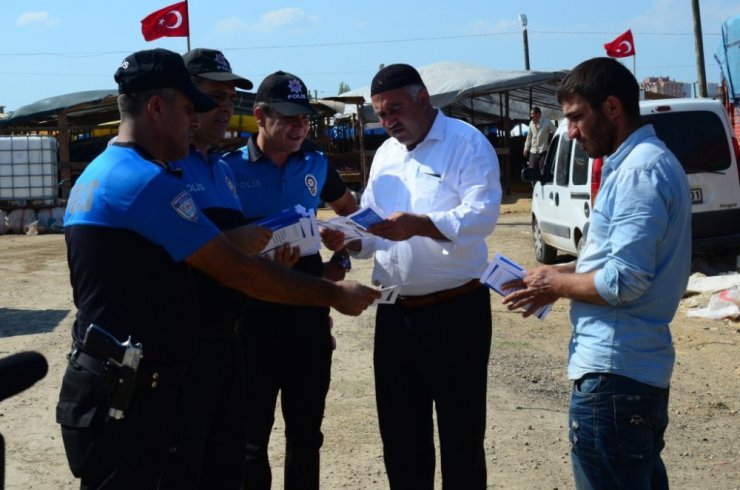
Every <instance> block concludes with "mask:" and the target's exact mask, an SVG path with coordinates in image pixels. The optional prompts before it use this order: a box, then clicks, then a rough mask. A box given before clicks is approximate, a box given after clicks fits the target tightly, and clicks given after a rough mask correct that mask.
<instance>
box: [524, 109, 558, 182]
mask: <svg viewBox="0 0 740 490" xmlns="http://www.w3.org/2000/svg"><path fill="white" fill-rule="evenodd" d="M529 115H530V117H531V118H532V121H531V122H530V123H529V131H527V139H526V140H524V152H523V153H522V154H523V155H524V157H525V158H527V157H528V162H529V168H537V169H539V170H540V175H543V174H544V172H545V156H546V155H547V146H548V145H549V144H550V140H551V139H552V136H553V135H554V134H555V125H554V124H553V123H552V121H550V120H549V119H546V118H543V117H542V110H541V109H540V108H539V107H537V106H534V107H532V111H531V112H530V113H529Z"/></svg>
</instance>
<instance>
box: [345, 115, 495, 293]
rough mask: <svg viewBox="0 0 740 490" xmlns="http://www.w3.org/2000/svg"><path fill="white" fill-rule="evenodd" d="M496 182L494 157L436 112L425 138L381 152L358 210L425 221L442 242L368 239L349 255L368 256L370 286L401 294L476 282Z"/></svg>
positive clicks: (467, 129)
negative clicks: (409, 215)
mask: <svg viewBox="0 0 740 490" xmlns="http://www.w3.org/2000/svg"><path fill="white" fill-rule="evenodd" d="M499 176H500V172H499V164H498V158H497V156H496V153H495V151H494V149H493V147H492V146H491V144H490V143H489V142H488V140H487V139H486V138H485V137H484V136H483V134H482V133H481V132H480V131H478V130H477V129H476V128H474V127H473V126H471V125H469V124H467V123H465V122H463V121H460V120H457V119H453V118H449V117H447V116H445V115H444V114H443V113H442V111H440V110H437V115H436V117H435V119H434V123H433V125H432V127H431V129H430V131H429V133H428V134H427V136H426V138H425V139H424V140H423V141H422V142H421V143H419V144H418V145H417V146H416V147H415V148H414V149H413V150H411V151H408V149H407V148H406V146H405V145H403V144H401V143H399V142H398V140H396V139H395V138H389V139H388V140H386V141H385V142H384V143H383V145H381V147H380V148H379V149H378V151H377V152H376V154H375V158H374V159H373V163H372V167H371V169H370V176H369V180H368V184H367V188H366V189H365V192H364V193H363V194H362V202H361V204H362V206H363V207H367V206H370V207H373V208H374V209H375V210H377V211H378V212H379V213H380V215H381V216H382V217H384V218H387V217H388V216H390V215H391V214H392V213H394V212H396V211H401V212H408V213H414V214H423V215H427V216H428V217H429V218H430V219H431V220H432V222H433V223H434V225H435V226H436V227H437V229H438V230H439V231H440V232H441V233H442V234H443V235H444V236H446V237H447V238H448V239H449V241H441V240H434V239H432V238H427V237H421V236H414V237H411V238H410V239H408V240H404V241H391V240H386V239H383V238H379V237H369V238H365V239H363V240H362V249H361V250H360V252H357V253H355V254H353V255H354V256H355V257H358V258H370V257H371V256H372V254H373V253H375V267H374V269H373V282H374V283H375V284H381V285H384V286H393V285H399V284H400V285H402V286H401V288H400V294H401V295H408V296H418V295H424V294H429V293H432V292H435V291H441V290H445V289H451V288H454V287H457V286H460V285H462V284H464V283H466V282H468V281H470V280H471V279H477V278H479V277H480V275H481V274H482V272H483V270H484V269H485V267H486V264H487V261H488V250H487V247H486V243H485V238H486V237H487V236H488V235H489V234H491V233H492V232H493V228H494V227H495V225H496V221H497V220H498V215H499V207H500V205H501V182H500V177H499Z"/></svg>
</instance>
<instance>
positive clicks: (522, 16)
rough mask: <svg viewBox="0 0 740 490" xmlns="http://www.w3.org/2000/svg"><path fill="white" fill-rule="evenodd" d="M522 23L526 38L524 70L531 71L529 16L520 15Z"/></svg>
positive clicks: (523, 33) (523, 34)
mask: <svg viewBox="0 0 740 490" xmlns="http://www.w3.org/2000/svg"><path fill="white" fill-rule="evenodd" d="M519 21H520V22H521V23H522V27H523V30H522V36H524V69H525V70H527V71H529V37H527V14H519Z"/></svg>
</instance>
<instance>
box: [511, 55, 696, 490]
mask: <svg viewBox="0 0 740 490" xmlns="http://www.w3.org/2000/svg"><path fill="white" fill-rule="evenodd" d="M638 99H639V88H638V85H637V81H636V80H635V78H634V77H633V76H632V74H631V73H630V72H629V71H628V70H627V69H626V68H625V67H624V66H622V65H621V64H620V63H618V62H617V61H615V60H613V59H610V58H595V59H592V60H589V61H585V62H583V63H581V64H580V65H578V66H577V67H576V68H575V69H573V71H571V73H570V74H569V75H568V76H567V77H566V78H565V80H564V81H563V84H562V86H561V87H560V90H559V91H558V101H559V102H560V103H561V104H562V106H563V112H564V113H565V116H566V117H567V118H568V135H569V136H570V138H575V139H577V140H578V142H579V143H580V145H581V147H582V148H583V149H584V150H585V151H586V153H588V155H589V156H590V157H592V158H596V157H600V156H606V158H605V159H604V166H603V173H602V186H601V189H600V190H599V194H598V196H597V198H596V202H595V203H594V209H593V217H592V219H591V227H590V229H589V234H588V241H587V243H586V246H585V248H584V250H583V251H582V253H581V256H580V257H579V258H578V261H577V263H572V264H566V265H562V266H544V267H538V268H536V269H532V270H530V271H529V273H528V274H527V276H526V277H525V278H524V279H523V280H522V281H513V282H512V283H510V284H509V286H510V287H513V288H523V289H519V290H517V291H515V292H513V293H511V294H509V295H508V296H506V297H505V298H504V299H503V301H504V303H507V304H508V305H509V309H515V308H519V307H525V308H526V312H525V313H524V315H525V316H529V315H530V314H531V313H532V312H534V311H535V310H536V309H537V308H538V307H540V306H542V305H544V304H547V303H551V302H553V301H555V300H556V299H558V298H568V299H570V300H571V310H570V318H571V323H572V326H573V336H572V339H571V343H570V349H569V350H570V352H569V362H568V377H569V378H570V379H571V380H573V392H572V395H571V402H570V416H569V419H570V420H569V427H570V442H571V459H572V464H573V475H574V478H575V482H576V488H577V489H595V488H609V489H611V488H629V489H648V488H668V476H667V472H666V469H665V466H664V465H663V461H662V460H661V458H660V452H661V450H662V449H663V446H664V445H665V444H664V441H663V434H664V433H665V429H666V426H667V424H668V391H669V385H670V379H671V373H672V371H673V363H674V358H675V352H674V350H673V345H672V343H671V333H670V330H669V328H668V324H669V323H670V321H671V319H672V318H673V315H674V314H675V312H676V308H677V306H678V302H679V300H680V299H681V296H682V295H683V293H684V290H685V288H686V284H687V282H688V276H689V271H690V263H691V202H690V192H689V187H688V181H687V179H686V175H685V174H684V172H683V169H682V167H681V165H680V163H679V162H678V160H677V159H676V157H675V156H674V155H673V154H672V153H671V152H670V151H669V150H668V149H667V148H666V146H665V145H664V144H663V142H662V141H660V140H659V139H658V138H657V137H656V135H655V131H654V129H653V127H652V126H651V125H645V126H643V125H642V123H641V121H640V111H639V104H638Z"/></svg>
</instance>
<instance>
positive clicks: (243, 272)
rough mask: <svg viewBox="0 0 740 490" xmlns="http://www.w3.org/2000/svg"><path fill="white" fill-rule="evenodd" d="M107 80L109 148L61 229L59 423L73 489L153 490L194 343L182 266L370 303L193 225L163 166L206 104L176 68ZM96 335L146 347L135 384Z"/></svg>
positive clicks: (157, 58)
mask: <svg viewBox="0 0 740 490" xmlns="http://www.w3.org/2000/svg"><path fill="white" fill-rule="evenodd" d="M114 78H115V80H116V82H117V83H118V87H119V93H120V95H119V98H118V104H119V110H120V113H121V124H120V127H119V134H118V137H117V139H116V141H115V142H114V143H113V144H112V145H110V146H109V147H108V148H106V150H105V151H104V152H103V153H102V154H101V155H99V156H98V157H97V158H96V159H95V160H94V161H93V162H92V163H91V164H90V165H89V166H88V167H87V168H86V170H85V171H84V172H83V173H82V175H81V176H80V177H79V179H78V181H77V182H76V184H75V186H74V188H73V191H72V193H71V195H70V199H69V202H68V205H67V212H66V215H65V239H66V242H67V249H68V250H67V253H68V262H69V267H70V278H71V282H72V289H73V296H74V301H75V305H76V306H77V309H78V311H77V316H76V320H75V323H74V326H73V332H72V337H73V350H72V352H71V353H70V359H69V360H70V362H69V366H68V368H67V370H66V372H65V375H64V379H63V381H62V388H61V392H60V395H59V403H58V405H57V422H58V423H60V424H61V426H62V437H63V440H64V445H65V450H66V453H67V459H68V462H69V464H70V468H71V469H72V472H73V473H74V475H75V476H77V477H78V478H80V479H81V488H101V487H105V488H138V489H148V488H156V487H157V485H158V483H159V480H160V477H161V473H162V468H163V465H164V462H165V459H166V454H167V449H168V443H169V442H170V436H171V432H172V424H173V422H174V420H175V417H174V413H175V404H176V394H177V386H178V385H179V384H180V381H181V379H182V376H183V373H184V371H185V366H186V365H187V363H188V362H189V360H190V357H191V354H192V352H193V348H194V345H195V341H196V332H197V326H198V324H197V320H198V318H199V313H198V310H197V304H198V303H197V300H196V296H195V290H194V287H193V282H192V277H191V274H190V270H189V269H188V267H187V265H190V266H192V267H195V268H198V269H200V270H203V271H206V272H207V273H208V274H209V275H211V276H212V277H214V278H216V279H218V280H219V281H220V282H222V283H223V284H225V285H227V286H229V287H232V288H234V289H238V290H241V291H242V292H244V293H245V294H252V295H254V296H258V297H261V298H262V299H269V300H282V301H286V302H289V303H306V304H313V305H321V304H330V305H332V306H335V307H337V308H338V309H340V311H346V312H349V313H352V314H359V313H360V312H361V311H362V310H363V309H364V308H365V307H366V306H367V305H368V304H369V303H370V302H372V300H373V299H374V298H375V297H377V296H378V293H377V292H375V291H373V290H372V289H369V288H365V287H364V286H360V285H359V284H356V283H347V282H343V283H331V282H329V281H322V280H316V279H315V278H310V277H308V276H305V275H300V274H296V273H294V272H292V271H290V270H288V269H286V268H284V267H282V266H280V265H276V264H273V263H271V262H269V261H266V260H264V259H260V258H256V257H250V256H248V255H246V254H244V253H243V252H242V251H240V250H239V249H238V248H237V247H236V246H235V245H233V244H232V242H230V241H229V240H228V239H227V238H226V237H225V236H224V235H222V234H221V233H220V232H219V230H218V228H217V227H216V226H215V225H214V224H213V223H212V222H211V221H210V220H209V219H208V218H207V217H206V216H204V215H202V214H201V213H200V212H199V211H198V209H197V208H196V206H195V205H194V202H193V199H192V196H191V194H190V193H189V192H188V191H187V189H186V188H185V185H184V183H183V181H182V173H181V172H179V171H178V170H177V169H175V168H173V167H172V166H171V165H169V164H168V163H166V162H170V161H174V160H179V159H182V158H184V157H185V156H186V155H187V149H188V145H189V143H190V141H191V137H192V132H193V131H194V130H195V129H196V128H197V126H198V122H197V117H196V112H195V111H200V112H205V111H208V110H211V109H213V108H214V107H215V104H214V102H213V101H212V100H211V99H209V98H208V97H206V96H205V95H203V93H201V92H200V91H199V90H197V89H196V88H195V86H194V85H193V84H192V82H191V80H190V74H189V73H188V71H187V69H186V68H185V64H184V63H183V60H182V58H181V57H180V56H179V55H178V54H176V53H173V52H171V51H167V50H163V49H154V50H147V51H139V52H136V53H133V54H132V55H130V56H128V57H126V58H125V59H124V61H123V62H122V63H121V66H120V67H119V68H118V70H117V71H116V74H115V77H114ZM91 324H95V325H96V326H98V327H99V328H100V329H102V331H103V332H105V335H107V336H110V338H112V339H118V341H119V342H122V341H123V340H125V339H127V338H128V337H129V336H130V337H131V339H132V342H134V343H140V344H141V346H142V348H143V359H142V360H141V362H140V364H138V366H137V367H138V369H137V371H136V377H135V382H133V383H132V382H131V380H132V379H134V378H132V376H131V371H132V366H133V363H129V364H131V365H129V366H128V367H127V368H125V369H124V368H121V367H120V366H118V364H120V363H117V362H112V361H110V358H111V355H110V352H111V351H115V352H118V351H119V350H120V348H119V346H117V345H116V343H115V342H108V343H107V344H105V343H103V344H104V345H107V346H108V347H109V348H102V349H101V348H99V347H100V343H98V344H94V345H95V348H93V344H92V343H89V342H85V335H86V333H87V332H88V327H89V326H90V325H91ZM118 361H120V359H118ZM124 364H125V363H124ZM122 382H123V383H122ZM121 399H126V400H128V401H129V402H130V403H126V404H120V403H119V401H120V400H121ZM112 405H113V406H112ZM111 408H114V409H116V408H123V410H121V411H122V412H123V413H122V414H121V411H119V412H116V411H115V410H111ZM113 415H115V416H113ZM121 415H122V418H121Z"/></svg>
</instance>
